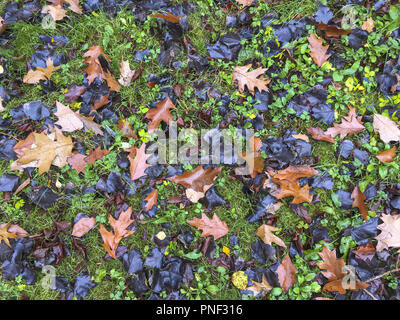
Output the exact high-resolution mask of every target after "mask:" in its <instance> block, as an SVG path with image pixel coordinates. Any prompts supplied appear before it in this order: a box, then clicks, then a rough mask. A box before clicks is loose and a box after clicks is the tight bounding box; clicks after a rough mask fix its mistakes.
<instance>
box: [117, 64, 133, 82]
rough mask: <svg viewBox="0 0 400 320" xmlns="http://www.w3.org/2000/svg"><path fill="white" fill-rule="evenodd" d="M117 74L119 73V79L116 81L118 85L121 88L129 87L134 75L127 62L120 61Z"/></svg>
mask: <svg viewBox="0 0 400 320" xmlns="http://www.w3.org/2000/svg"><path fill="white" fill-rule="evenodd" d="M119 72H120V78H119V80H118V82H119V84H120V85H121V86H123V87H127V86H129V85H130V83H131V80H132V77H133V76H134V75H135V70H131V68H130V67H129V61H128V60H121V63H120V67H119Z"/></svg>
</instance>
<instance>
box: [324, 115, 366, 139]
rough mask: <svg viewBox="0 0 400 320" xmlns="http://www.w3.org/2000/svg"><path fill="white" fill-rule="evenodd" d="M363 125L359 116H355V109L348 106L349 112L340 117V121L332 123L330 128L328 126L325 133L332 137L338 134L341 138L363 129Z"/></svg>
mask: <svg viewBox="0 0 400 320" xmlns="http://www.w3.org/2000/svg"><path fill="white" fill-rule="evenodd" d="M364 129H365V127H364V126H363V123H362V121H361V117H357V114H356V109H355V108H351V107H350V108H349V113H348V114H347V116H346V117H344V118H343V119H342V123H340V124H337V123H334V124H333V127H332V128H328V130H326V131H325V134H327V135H330V136H332V137H336V136H337V135H338V134H340V138H341V139H343V138H344V137H346V136H351V135H353V134H355V133H357V132H360V131H362V130H364Z"/></svg>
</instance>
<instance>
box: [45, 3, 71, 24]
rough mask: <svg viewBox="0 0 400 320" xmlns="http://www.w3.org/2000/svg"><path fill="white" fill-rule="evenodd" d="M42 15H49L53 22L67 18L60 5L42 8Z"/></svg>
mask: <svg viewBox="0 0 400 320" xmlns="http://www.w3.org/2000/svg"><path fill="white" fill-rule="evenodd" d="M42 13H45V14H49V15H51V17H52V18H53V20H54V21H60V20H62V19H64V18H65V17H66V16H67V12H66V11H65V10H64V9H63V7H62V6H61V5H52V6H50V5H49V6H44V7H43V8H42Z"/></svg>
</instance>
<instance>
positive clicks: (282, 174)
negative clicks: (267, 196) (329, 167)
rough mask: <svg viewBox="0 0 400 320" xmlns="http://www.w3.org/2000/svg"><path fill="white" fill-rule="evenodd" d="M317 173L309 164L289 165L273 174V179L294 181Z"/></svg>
mask: <svg viewBox="0 0 400 320" xmlns="http://www.w3.org/2000/svg"><path fill="white" fill-rule="evenodd" d="M317 174H318V170H316V169H314V168H311V167H309V166H289V167H287V168H286V169H283V170H278V172H277V173H276V174H273V175H272V176H273V178H274V179H278V180H288V181H291V182H295V181H297V180H298V179H300V178H308V177H312V176H315V175H317Z"/></svg>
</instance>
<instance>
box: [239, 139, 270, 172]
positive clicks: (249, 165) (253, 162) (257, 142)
mask: <svg viewBox="0 0 400 320" xmlns="http://www.w3.org/2000/svg"><path fill="white" fill-rule="evenodd" d="M249 145H250V149H251V150H249V152H240V153H239V154H238V156H239V157H241V158H242V159H244V160H245V161H246V167H245V168H244V170H246V171H244V170H242V168H237V174H239V175H240V174H248V175H250V176H251V177H252V178H255V177H256V176H257V175H258V174H260V173H262V172H263V170H264V159H263V158H262V157H261V153H260V152H258V150H259V149H260V148H261V146H262V141H261V139H260V138H258V137H254V136H253V137H251V138H250V143H249Z"/></svg>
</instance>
